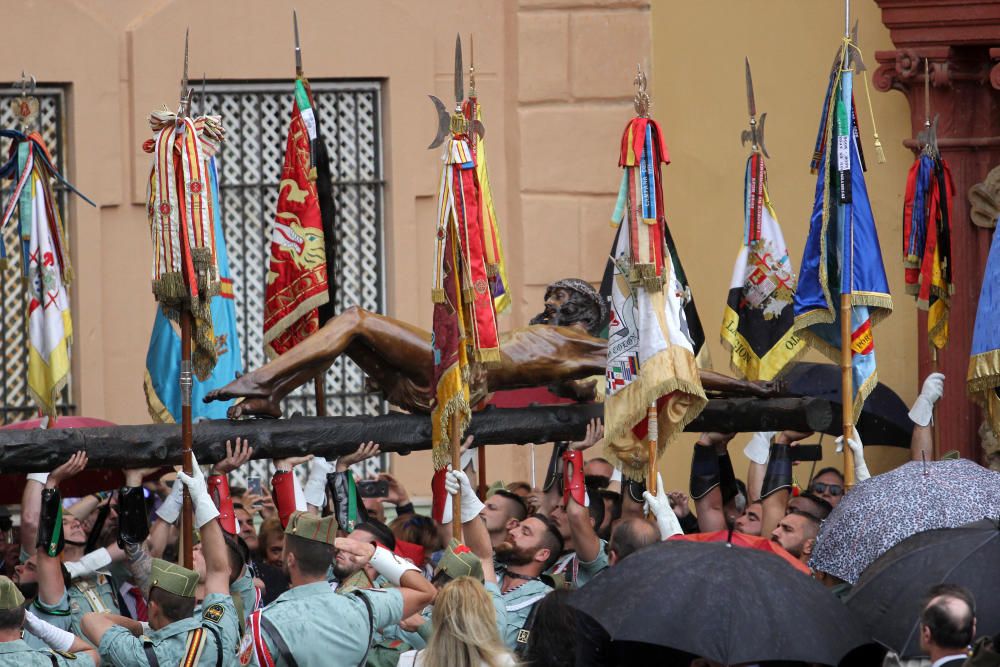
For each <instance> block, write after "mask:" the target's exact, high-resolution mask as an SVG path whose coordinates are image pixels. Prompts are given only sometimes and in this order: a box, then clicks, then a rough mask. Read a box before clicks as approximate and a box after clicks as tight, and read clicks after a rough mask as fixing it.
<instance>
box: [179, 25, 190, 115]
mask: <svg viewBox="0 0 1000 667" xmlns="http://www.w3.org/2000/svg"><path fill="white" fill-rule="evenodd" d="M190 37H191V28H187V29H186V30H185V31H184V74H183V75H182V77H181V108H182V109H183V108H184V104H185V100H187V97H188V46H189V44H190Z"/></svg>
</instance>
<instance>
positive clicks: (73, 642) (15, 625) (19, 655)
mask: <svg viewBox="0 0 1000 667" xmlns="http://www.w3.org/2000/svg"><path fill="white" fill-rule="evenodd" d="M26 619H27V612H26V611H25V609H24V596H23V595H22V594H21V591H20V590H18V588H17V586H16V585H15V584H14V582H13V581H11V580H10V579H8V578H7V577H3V576H0V667H60V666H61V665H76V666H78V667H93V665H94V663H95V659H96V658H97V652H96V651H95V650H94V649H93V647H92V646H90V645H89V644H87V642H85V641H83V640H82V639H80V638H79V637H76V636H74V635H73V634H71V633H69V632H66V631H65V630H60V629H58V628H55V627H53V626H51V625H49V624H47V623H44V622H41V621H38V620H37V619H34V620H33V623H34V626H32V625H30V624H27V623H26ZM24 629H28V630H29V631H34V632H38V634H39V636H42V638H43V641H45V643H47V644H48V645H49V646H50V648H43V649H35V648H32V647H30V646H28V644H27V642H25V641H24V639H22V638H21V637H22V634H23V630H24Z"/></svg>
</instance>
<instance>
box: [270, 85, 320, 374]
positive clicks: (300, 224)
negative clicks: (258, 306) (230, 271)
mask: <svg viewBox="0 0 1000 667" xmlns="http://www.w3.org/2000/svg"><path fill="white" fill-rule="evenodd" d="M295 88H296V91H295V92H296V95H295V102H294V103H293V104H292V122H291V125H290V126H289V128H288V144H287V146H286V147H285V160H284V164H283V165H282V168H281V182H280V184H279V186H278V208H277V213H276V214H275V220H274V233H273V234H272V235H271V254H270V259H269V263H268V270H267V291H266V301H265V303H264V350H265V352H266V353H267V355H268V357H270V358H273V357H276V356H278V355H280V354H282V353H284V352H286V351H288V350H290V349H291V348H293V347H295V345H297V344H298V343H299V342H300V341H301V340H303V339H305V338H306V337H308V336H309V335H311V334H312V333H314V332H315V331H316V330H317V329H319V314H318V312H317V310H316V309H317V308H318V307H319V306H322V305H323V304H325V303H327V302H328V301H329V299H330V297H329V291H328V288H327V275H326V250H325V245H324V238H323V221H322V218H321V216H320V208H319V200H318V199H317V195H316V183H315V179H316V175H315V169H313V167H312V160H311V157H310V146H311V144H312V141H313V140H314V139H315V137H316V122H315V118H314V116H313V110H312V105H311V97H312V96H311V95H310V94H309V90H308V86H307V84H305V83H304V82H303V81H302V80H301V79H299V80H297V81H296V82H295Z"/></svg>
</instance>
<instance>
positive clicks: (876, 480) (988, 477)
mask: <svg viewBox="0 0 1000 667" xmlns="http://www.w3.org/2000/svg"><path fill="white" fill-rule="evenodd" d="M998 517H1000V473H996V472H993V471H991V470H987V469H986V468H984V467H982V466H980V465H977V464H976V463H973V462H972V461H969V460H966V459H958V460H952V461H935V462H932V463H926V464H925V463H922V462H919V461H911V462H910V463H906V464H904V465H901V466H900V467H898V468H896V469H895V470H892V471H890V472H887V473H884V474H881V475H877V476H875V477H872V478H871V479H868V480H865V481H864V482H861V483H860V484H858V485H857V486H855V487H854V488H853V489H852V490H851V491H850V492H849V493H848V494H847V495H846V496H844V499H843V500H842V501H841V502H840V504H839V505H837V508H836V509H835V510H833V512H832V513H831V514H830V516H829V517H827V520H826V521H825V522H824V523H823V526H822V527H821V528H820V531H819V535H818V536H817V538H816V546H815V547H814V548H813V555H812V559H811V560H810V562H809V565H810V567H812V568H813V569H814V570H819V571H821V572H826V573H827V574H832V575H833V576H835V577H839V578H841V579H843V580H844V581H846V582H848V583H850V584H854V583H855V582H857V580H858V577H860V576H861V572H862V571H863V570H864V569H865V568H866V567H868V566H869V565H870V564H871V563H872V562H874V561H875V559H876V558H878V557H879V556H881V555H882V554H884V553H885V552H886V551H888V550H889V549H891V548H892V547H893V546H895V545H897V544H899V543H900V542H902V541H903V540H905V539H906V538H907V537H909V536H910V535H913V534H915V533H919V532H921V531H924V530H930V529H932V528H954V527H956V526H961V525H963V524H967V523H972V522H973V521H978V520H979V519H982V518H998Z"/></svg>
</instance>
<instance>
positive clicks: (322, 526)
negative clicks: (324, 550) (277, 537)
mask: <svg viewBox="0 0 1000 667" xmlns="http://www.w3.org/2000/svg"><path fill="white" fill-rule="evenodd" d="M285 535H294V536H295V537H301V538H302V539H304V540H312V541H313V542H323V543H324V544H329V545H331V546H333V541H334V540H335V539H337V517H336V516H334V515H333V514H331V515H329V516H320V515H318V514H313V513H312V512H292V515H291V516H290V517H289V518H288V525H287V526H285Z"/></svg>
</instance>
